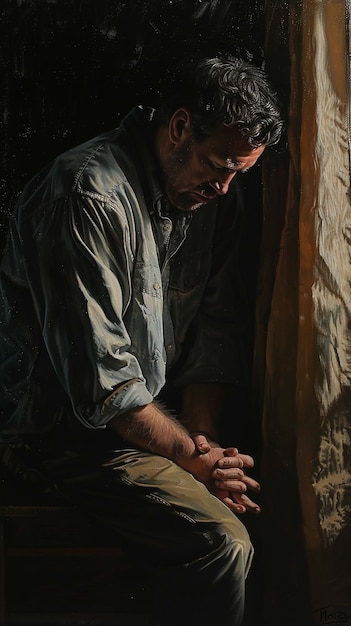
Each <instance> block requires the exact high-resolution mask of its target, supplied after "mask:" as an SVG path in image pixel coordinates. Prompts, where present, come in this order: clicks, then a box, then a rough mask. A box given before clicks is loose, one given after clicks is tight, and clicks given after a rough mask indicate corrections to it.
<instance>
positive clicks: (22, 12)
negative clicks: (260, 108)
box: [0, 0, 264, 244]
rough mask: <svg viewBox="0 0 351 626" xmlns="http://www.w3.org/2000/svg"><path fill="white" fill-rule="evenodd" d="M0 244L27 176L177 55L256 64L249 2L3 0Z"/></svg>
mask: <svg viewBox="0 0 351 626" xmlns="http://www.w3.org/2000/svg"><path fill="white" fill-rule="evenodd" d="M1 6H2V7H3V8H2V9H1V22H0V61H1V77H0V80H1V83H0V85H1V92H0V94H1V95H0V97H1V128H0V133H1V134H0V142H1V143H0V145H1V177H0V178H1V180H0V198H1V199H0V220H1V231H0V244H2V243H3V238H4V229H5V227H6V219H7V217H8V215H9V213H11V211H12V209H13V205H14V203H15V201H16V198H17V197H18V194H19V192H20V191H21V189H22V187H23V185H24V184H25V183H26V181H27V180H28V179H29V178H30V177H31V176H32V175H33V174H34V173H35V172H36V171H38V169H40V168H41V167H42V166H43V165H44V164H45V163H47V162H48V161H49V160H50V159H51V158H52V157H54V156H55V155H57V154H59V153H60V152H62V151H64V150H65V149H66V148H69V147H71V146H73V145H75V144H77V143H79V142H81V141H83V140H85V139H88V138H90V137H92V136H94V135H95V134H98V133H99V132H101V131H102V130H105V129H109V128H113V127H115V126H116V125H117V124H118V119H119V117H120V116H121V115H123V114H124V113H126V112H127V111H128V110H129V109H130V108H131V107H132V106H134V105H135V104H139V103H145V104H151V105H152V104H154V103H155V102H156V101H157V98H158V95H159V92H162V85H163V81H167V80H168V78H169V75H170V73H172V66H173V65H174V64H177V63H179V62H183V60H184V58H190V57H193V56H199V55H201V54H202V53H204V54H213V53H216V52H218V51H227V52H228V51H229V52H235V50H236V49H237V47H239V48H244V49H245V50H247V53H246V54H247V56H248V58H250V59H253V60H254V61H255V62H256V63H258V64H259V65H261V64H262V61H263V45H264V2H259V1H258V0H238V1H235V0H202V1H201V0H197V1H194V0H150V1H149V2H147V1H145V0H129V1H128V0H127V1H125V2H121V1H118V0H5V1H4V0H3V2H2V5H1Z"/></svg>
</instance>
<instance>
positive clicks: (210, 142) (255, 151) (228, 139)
mask: <svg viewBox="0 0 351 626" xmlns="http://www.w3.org/2000/svg"><path fill="white" fill-rule="evenodd" d="M202 145H203V147H204V149H205V150H206V152H207V154H208V156H213V157H217V158H218V159H220V160H221V162H223V163H226V164H227V166H228V167H230V166H231V165H233V166H235V165H236V164H237V162H238V160H245V162H246V163H247V162H249V163H250V164H251V163H252V165H253V164H254V163H255V162H256V161H257V159H258V158H259V156H261V154H262V153H263V151H264V149H265V147H264V146H258V147H253V146H250V144H249V143H248V142H247V140H246V139H245V137H243V136H242V135H241V133H240V132H239V130H238V128H237V126H231V127H229V126H222V127H221V128H219V129H218V130H217V131H216V132H215V133H214V134H213V135H211V136H210V137H207V139H205V140H204V141H203V142H202Z"/></svg>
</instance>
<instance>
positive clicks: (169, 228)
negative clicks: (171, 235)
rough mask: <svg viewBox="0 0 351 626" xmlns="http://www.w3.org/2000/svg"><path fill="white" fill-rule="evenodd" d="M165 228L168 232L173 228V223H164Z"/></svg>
mask: <svg viewBox="0 0 351 626" xmlns="http://www.w3.org/2000/svg"><path fill="white" fill-rule="evenodd" d="M163 230H164V231H166V232H167V231H168V230H171V225H170V224H164V225H163Z"/></svg>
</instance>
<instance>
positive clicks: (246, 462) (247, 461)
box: [238, 452, 255, 467]
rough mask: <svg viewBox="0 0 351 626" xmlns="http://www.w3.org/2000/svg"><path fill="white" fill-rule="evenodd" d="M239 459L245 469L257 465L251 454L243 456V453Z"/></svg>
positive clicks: (239, 454)
mask: <svg viewBox="0 0 351 626" xmlns="http://www.w3.org/2000/svg"><path fill="white" fill-rule="evenodd" d="M238 457H239V458H240V459H242V461H243V464H244V467H253V466H254V465H255V461H254V460H253V458H252V456H250V455H249V454H241V452H239V453H238Z"/></svg>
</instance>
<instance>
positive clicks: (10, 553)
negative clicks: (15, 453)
mask: <svg viewBox="0 0 351 626" xmlns="http://www.w3.org/2000/svg"><path fill="white" fill-rule="evenodd" d="M24 496H25V497H24ZM144 576H145V575H144ZM149 609H150V592H149V590H148V589H147V588H146V587H145V584H144V581H143V574H142V573H141V572H140V571H139V568H138V567H136V566H135V565H134V564H133V563H131V561H130V558H129V557H128V556H127V555H126V554H125V553H124V552H123V550H122V548H121V546H120V545H118V544H117V543H116V542H113V543H111V537H109V536H108V535H107V534H106V533H104V532H101V529H99V528H98V527H97V526H96V525H95V523H94V522H93V521H92V520H89V519H87V518H86V516H84V515H83V514H82V513H81V512H79V511H78V510H77V509H76V508H75V507H73V506H66V505H60V504H57V503H53V502H44V501H42V502H38V501H32V502H31V500H30V497H28V494H23V493H22V494H19V493H18V491H17V490H16V489H13V486H9V484H8V482H6V481H4V480H2V481H1V485H0V626H10V625H12V624H22V625H25V626H29V625H30V624H36V625H39V624H45V626H48V625H49V624H59V625H60V626H64V624H69V625H70V626H73V625H74V624H79V626H82V625H83V624H89V626H104V625H105V624H114V626H129V625H130V626H139V625H140V626H144V625H145V626H146V624H148V620H149Z"/></svg>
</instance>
